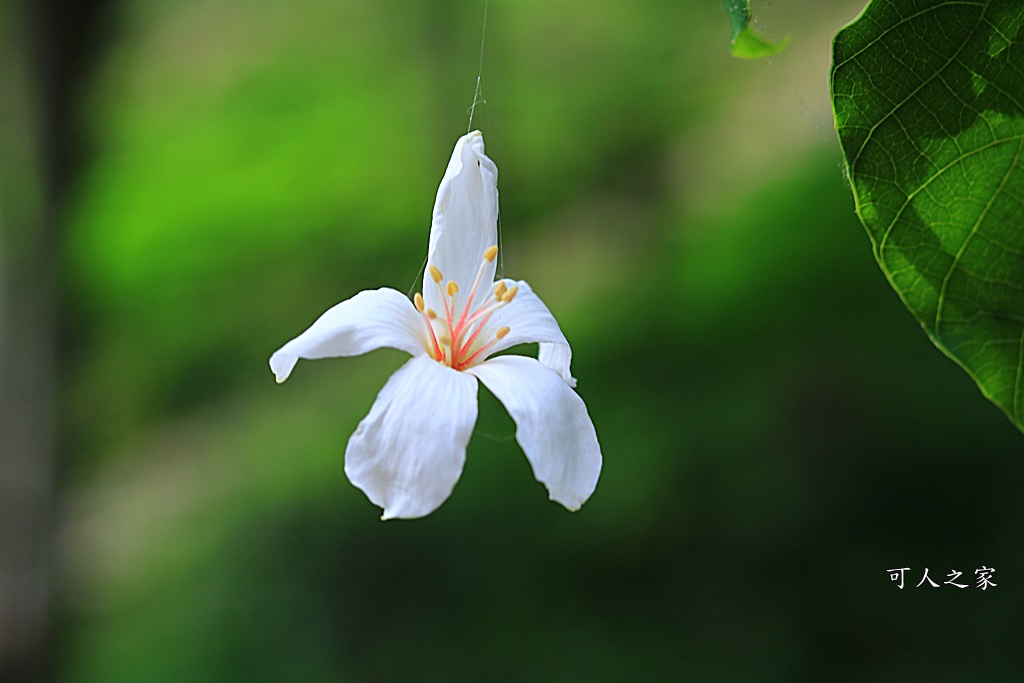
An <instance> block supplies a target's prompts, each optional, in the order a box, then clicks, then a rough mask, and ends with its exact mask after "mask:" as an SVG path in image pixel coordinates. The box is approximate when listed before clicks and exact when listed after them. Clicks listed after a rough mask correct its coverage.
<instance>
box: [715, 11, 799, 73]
mask: <svg viewBox="0 0 1024 683" xmlns="http://www.w3.org/2000/svg"><path fill="white" fill-rule="evenodd" d="M722 4H723V5H725V11H726V13H727V14H728V15H729V26H730V28H731V32H732V37H731V40H732V54H733V56H734V57H739V58H740V59H760V58H761V57H770V56H772V55H776V54H778V53H780V52H782V50H783V48H785V47H786V43H788V42H789V37H788V36H787V37H785V38H783V39H782V40H779V41H776V42H772V41H770V40H766V39H765V38H762V37H761V36H760V35H758V34H757V33H756V32H755V31H754V29H752V28H750V0H722Z"/></svg>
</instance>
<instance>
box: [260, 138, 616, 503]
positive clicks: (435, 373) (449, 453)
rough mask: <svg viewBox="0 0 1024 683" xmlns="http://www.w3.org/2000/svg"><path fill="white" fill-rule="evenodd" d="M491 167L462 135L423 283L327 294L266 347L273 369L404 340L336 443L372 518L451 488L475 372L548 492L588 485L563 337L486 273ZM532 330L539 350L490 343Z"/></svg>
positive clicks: (581, 416) (493, 230)
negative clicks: (314, 312)
mask: <svg viewBox="0 0 1024 683" xmlns="http://www.w3.org/2000/svg"><path fill="white" fill-rule="evenodd" d="M497 180H498V169H497V167H495V165H494V162H492V161H491V160H490V159H489V158H488V157H487V156H486V155H485V154H484V140H483V136H482V135H481V134H480V132H479V131H474V132H472V133H469V134H468V135H466V136H464V137H462V138H460V139H459V141H458V142H457V143H456V144H455V151H454V152H453V153H452V158H451V161H449V162H448V168H447V170H446V171H445V174H444V177H443V178H442V179H441V186H440V188H438V191H437V201H436V202H435V204H434V216H433V222H432V224H431V228H430V243H429V247H428V251H427V268H426V271H425V272H424V276H423V292H422V294H419V293H418V294H416V296H415V297H414V299H413V301H410V300H409V298H408V297H406V296H405V295H403V294H402V293H400V292H398V291H396V290H394V289H388V288H382V289H377V290H366V291H363V292H360V293H359V294H356V295H355V296H354V297H352V298H351V299H349V300H347V301H343V302H341V303H340V304H338V305H337V306H334V307H333V308H331V309H330V310H328V311H327V312H326V313H324V314H323V315H322V316H320V318H319V319H318V320H317V321H316V322H314V323H313V325H312V326H310V328H309V329H307V330H306V331H305V332H303V333H302V334H300V335H299V336H298V337H296V338H295V339H293V340H291V341H290V342H288V343H287V344H285V345H284V346H282V347H281V348H280V349H279V350H278V351H277V352H276V353H274V355H273V356H271V358H270V368H271V369H272V370H273V372H274V374H275V375H276V376H277V381H278V382H283V381H285V380H286V379H287V378H288V375H290V374H291V372H292V368H294V367H295V364H296V362H298V360H299V359H300V358H306V359H316V358H328V357H337V356H357V355H360V354H363V353H367V352H369V351H373V350H374V349H378V348H383V347H389V348H395V349H399V350H401V351H405V352H407V353H410V354H412V358H411V359H409V360H408V361H406V363H405V364H404V365H403V366H402V367H401V368H399V369H398V370H397V371H396V372H395V373H394V374H393V375H392V376H391V378H390V379H389V380H388V381H387V383H386V384H385V385H384V388H383V389H382V390H381V391H380V393H379V394H378V395H377V399H376V401H375V402H374V404H373V407H372V408H370V413H369V414H368V415H367V416H366V417H365V418H364V419H363V421H362V422H360V423H359V427H358V428H357V429H356V431H355V433H354V434H353V435H352V437H351V438H350V439H349V442H348V447H347V448H346V449H345V473H346V474H347V475H348V478H349V480H351V482H352V483H353V484H354V485H355V486H357V487H358V488H360V489H362V491H363V492H364V493H366V495H367V497H369V499H370V500H371V501H372V502H373V503H374V504H376V505H378V506H380V507H382V508H384V514H383V519H391V518H396V517H402V518H413V517H423V516H424V515H428V514H430V513H431V512H433V511H434V510H436V509H437V508H438V507H439V506H440V505H441V503H443V502H444V501H445V499H447V498H448V496H449V495H451V492H452V489H453V488H454V487H455V483H456V482H457V481H458V480H459V476H461V474H462V467H463V464H464V462H465V459H466V445H467V444H468V443H469V438H470V435H471V434H472V433H473V425H474V423H475V422H476V416H477V402H476V393H477V380H480V381H481V382H483V383H484V385H485V386H487V388H488V389H490V391H491V392H492V393H493V394H494V395H495V396H497V397H498V400H500V401H501V402H502V404H504V406H505V408H506V409H507V410H508V412H509V414H510V415H511V416H512V419H513V420H515V423H516V440H517V441H518V442H519V445H520V446H522V449H523V452H524V453H525V454H526V458H527V459H528V460H529V461H530V465H531V467H532V468H533V473H534V475H535V476H536V477H537V479H538V480H539V481H540V482H542V483H543V484H544V485H545V486H546V487H547V489H548V492H549V495H550V498H551V499H552V500H555V501H557V502H559V503H561V504H562V505H564V506H565V507H566V508H568V509H569V510H577V509H579V507H580V506H581V505H583V503H584V502H585V501H586V500H587V498H589V497H590V494H591V493H593V491H594V488H595V487H596V486H597V479H598V476H599V475H600V472H601V448H600V446H599V444H598V442H597V434H596V432H595V431H594V425H593V423H592V422H591V420H590V416H589V415H588V414H587V408H586V406H585V405H584V403H583V400H582V399H581V398H580V397H579V396H578V395H577V394H576V392H575V391H573V389H572V387H575V386H576V380H575V379H573V378H572V376H571V375H570V374H569V362H570V359H571V357H572V353H571V351H570V349H569V343H568V342H567V341H566V339H565V337H564V336H563V334H562V331H561V330H560V329H559V327H558V323H557V322H555V319H554V317H553V316H552V315H551V313H550V311H548V309H547V307H546V306H545V305H544V303H543V302H542V301H541V300H540V299H539V298H538V297H537V295H536V294H534V293H533V291H532V290H531V289H530V286H529V285H527V284H526V282H523V281H518V282H516V281H513V280H504V279H503V280H498V281H496V282H494V273H495V256H496V255H497V252H498V247H497V220H498V190H497ZM533 342H537V343H539V344H540V351H539V354H538V358H537V359H534V358H530V357H526V356H515V355H503V356H493V354H495V353H497V352H499V351H502V350H504V349H508V348H510V347H512V346H514V345H516V344H523V343H533Z"/></svg>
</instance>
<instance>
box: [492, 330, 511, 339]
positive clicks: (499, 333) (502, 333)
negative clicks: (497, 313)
mask: <svg viewBox="0 0 1024 683" xmlns="http://www.w3.org/2000/svg"><path fill="white" fill-rule="evenodd" d="M510 329H511V328H509V327H501V328H499V329H498V331H497V333H496V334H495V335H494V336H495V337H497V338H498V339H503V338H504V337H505V335H506V334H508V333H509V331H510Z"/></svg>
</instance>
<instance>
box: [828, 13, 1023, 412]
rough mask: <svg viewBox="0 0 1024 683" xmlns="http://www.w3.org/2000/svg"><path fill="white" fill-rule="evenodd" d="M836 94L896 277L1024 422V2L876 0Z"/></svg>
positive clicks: (882, 261) (880, 257)
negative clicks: (1023, 166) (1023, 162)
mask: <svg viewBox="0 0 1024 683" xmlns="http://www.w3.org/2000/svg"><path fill="white" fill-rule="evenodd" d="M832 104H833V108H834V111H835V117H836V129H837V130H838V132H839V140H840V142H841V144H842V148H843V153H844V155H845V157H846V166H847V171H848V174H849V179H850V184H851V185H852V188H853V194H854V198H855V200H856V206H857V214H858V215H859V216H860V219H861V221H862V222H863V223H864V227H865V228H867V231H868V235H869V236H870V237H871V242H872V246H873V249H874V254H875V258H876V259H877V261H878V263H879V265H880V266H881V267H882V270H883V271H884V272H885V275H886V277H888V279H889V281H890V282H891V283H892V286H893V287H894V288H895V289H896V291H897V292H898V293H899V295H900V298H901V299H902V300H903V302H904V303H905V304H906V306H907V308H909V309H910V311H911V312H912V313H913V314H914V316H916V317H917V319H918V320H919V321H920V322H921V325H922V326H923V327H924V329H925V331H926V332H927V333H928V336H929V337H931V339H932V341H933V342H935V344H936V346H938V347H939V348H940V349H942V351H944V352H945V353H946V354H947V355H948V356H949V357H950V358H952V359H953V360H955V361H956V362H957V363H959V364H960V365H961V366H962V367H963V368H964V370H966V371H967V373H968V374H970V375H971V377H973V378H974V380H975V381H976V382H977V383H978V386H979V387H980V388H981V391H982V393H984V394H985V396H987V397H988V398H989V399H991V400H992V401H993V402H995V404H996V405H998V406H999V407H1000V408H1002V409H1003V410H1004V411H1005V412H1006V414H1007V415H1008V416H1009V417H1010V419H1011V420H1013V422H1014V423H1015V424H1016V425H1017V426H1018V428H1021V429H1024V168H1022V161H1024V5H1022V3H1021V2H1020V0H987V1H986V0H979V1H976V2H967V1H958V2H953V1H951V0H874V1H873V2H871V4H870V5H868V7H867V8H866V9H865V10H864V12H863V14H862V15H861V16H860V17H858V18H857V19H856V20H855V21H854V22H853V23H851V24H850V25H849V26H847V27H846V28H844V29H843V30H841V31H840V32H839V33H838V34H837V35H836V38H835V43H834V45H833V67H832Z"/></svg>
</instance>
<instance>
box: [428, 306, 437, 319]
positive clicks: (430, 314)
mask: <svg viewBox="0 0 1024 683" xmlns="http://www.w3.org/2000/svg"><path fill="white" fill-rule="evenodd" d="M427 317H428V318H430V319H431V320H433V319H434V318H436V317H437V311H435V310H434V309H433V308H428V309H427Z"/></svg>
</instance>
